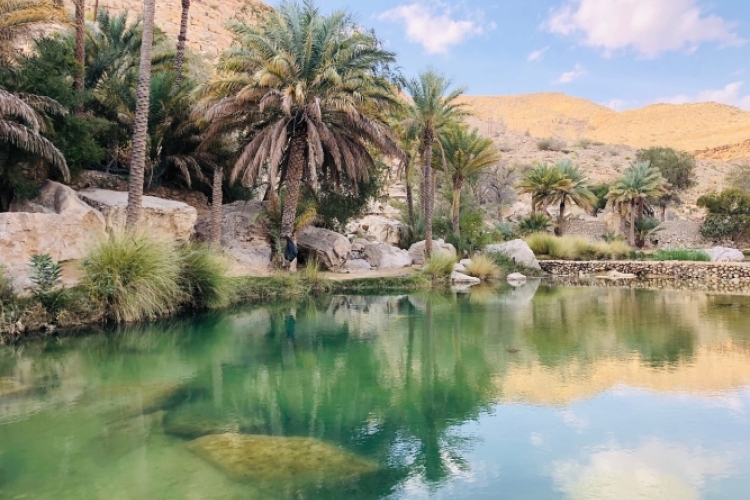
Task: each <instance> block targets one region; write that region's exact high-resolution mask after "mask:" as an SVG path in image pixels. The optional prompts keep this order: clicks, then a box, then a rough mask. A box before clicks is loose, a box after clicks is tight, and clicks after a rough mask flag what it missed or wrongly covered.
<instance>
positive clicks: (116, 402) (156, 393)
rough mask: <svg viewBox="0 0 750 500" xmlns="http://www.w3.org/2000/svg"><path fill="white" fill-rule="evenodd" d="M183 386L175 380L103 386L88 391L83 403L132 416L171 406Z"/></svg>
mask: <svg viewBox="0 0 750 500" xmlns="http://www.w3.org/2000/svg"><path fill="white" fill-rule="evenodd" d="M181 388H182V387H181V386H180V384H177V383H174V382H148V383H144V384H132V385H131V384H123V385H111V386H103V387H99V388H97V389H94V390H92V391H87V392H86V393H85V394H84V396H83V397H82V399H81V405H84V406H88V407H91V408H94V409H97V410H98V409H101V410H102V411H104V412H107V413H108V412H112V413H116V414H117V415H120V416H122V417H130V416H133V415H138V414H146V413H151V412H155V411H157V410H160V409H163V408H166V407H168V406H170V405H171V404H173V402H174V399H175V398H176V397H178V396H179V393H180V389H181Z"/></svg>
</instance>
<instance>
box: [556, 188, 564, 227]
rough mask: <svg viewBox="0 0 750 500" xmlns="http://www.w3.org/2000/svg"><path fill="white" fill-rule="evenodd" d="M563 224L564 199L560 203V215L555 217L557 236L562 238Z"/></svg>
mask: <svg viewBox="0 0 750 500" xmlns="http://www.w3.org/2000/svg"><path fill="white" fill-rule="evenodd" d="M564 224H565V197H563V199H562V200H561V201H560V213H559V214H558V215H557V232H558V236H562V235H563V233H564V232H565V231H564V229H565V228H564V227H563V225H564Z"/></svg>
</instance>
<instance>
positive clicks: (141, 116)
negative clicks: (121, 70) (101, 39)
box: [125, 0, 155, 229]
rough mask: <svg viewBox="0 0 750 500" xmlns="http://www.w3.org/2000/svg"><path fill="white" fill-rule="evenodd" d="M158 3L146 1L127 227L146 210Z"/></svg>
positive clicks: (152, 0) (136, 220) (132, 224)
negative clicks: (152, 70) (152, 60)
mask: <svg viewBox="0 0 750 500" xmlns="http://www.w3.org/2000/svg"><path fill="white" fill-rule="evenodd" d="M154 3H155V0H143V37H142V40H141V62H140V69H139V71H138V87H137V90H136V100H135V130H134V132H133V149H132V153H131V156H130V180H129V183H128V207H127V212H126V213H127V220H126V222H125V227H127V228H128V229H132V228H134V227H135V225H136V224H137V223H138V221H139V220H140V219H141V214H142V213H143V176H144V171H145V169H146V165H145V163H146V139H147V134H148V115H149V97H150V91H151V54H152V49H153V41H154Z"/></svg>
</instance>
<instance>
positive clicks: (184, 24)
mask: <svg viewBox="0 0 750 500" xmlns="http://www.w3.org/2000/svg"><path fill="white" fill-rule="evenodd" d="M189 20H190V0H182V14H181V15H180V34H179V35H177V54H176V56H175V60H174V72H175V74H176V75H177V77H176V78H175V81H174V88H175V89H176V88H179V86H180V83H181V82H182V65H183V62H184V61H185V44H186V43H187V30H188V22H189Z"/></svg>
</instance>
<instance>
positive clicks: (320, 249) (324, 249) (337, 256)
mask: <svg viewBox="0 0 750 500" xmlns="http://www.w3.org/2000/svg"><path fill="white" fill-rule="evenodd" d="M297 247H298V248H299V249H300V250H301V251H303V252H308V253H309V254H314V255H315V257H316V258H317V259H318V262H319V263H320V264H321V265H322V266H323V268H325V269H328V270H329V271H334V270H336V269H339V268H341V266H343V265H344V262H346V259H347V257H348V256H349V252H351V250H352V244H351V243H350V242H349V240H348V239H347V237H346V236H344V235H342V234H339V233H336V232H334V231H330V230H328V229H323V228H319V227H312V226H309V227H306V228H304V229H302V230H301V231H299V232H298V233H297Z"/></svg>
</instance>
